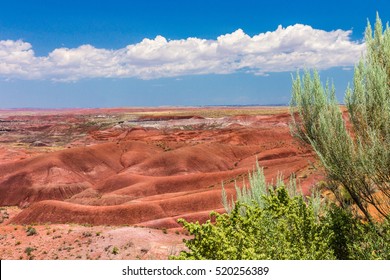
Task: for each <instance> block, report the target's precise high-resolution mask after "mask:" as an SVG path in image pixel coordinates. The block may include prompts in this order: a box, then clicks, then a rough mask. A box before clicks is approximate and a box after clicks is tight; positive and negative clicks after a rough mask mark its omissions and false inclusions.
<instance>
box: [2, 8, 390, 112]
mask: <svg viewBox="0 0 390 280" xmlns="http://www.w3.org/2000/svg"><path fill="white" fill-rule="evenodd" d="M376 11H378V12H379V13H380V16H381V18H382V20H383V21H384V22H387V21H389V20H390V4H389V1H385V0H382V1H379V0H367V1H349V0H347V1H333V0H330V1H249V0H241V1H213V0H208V1H204V0H200V1H185V0H181V1H118V0H111V1H70V0H68V1H22V2H18V1H2V3H1V9H0V108H16V107H18V108H20V107H38V108H63V107H118V106H121V107H126V106H163V105H245V104H263V105H266V104H283V103H284V104H285V103H288V101H289V98H290V94H291V73H295V71H296V69H297V68H304V67H308V68H311V67H313V68H317V69H319V70H320V75H321V77H322V78H323V79H326V78H330V79H333V81H334V83H335V86H336V90H337V95H338V97H339V98H340V100H342V96H343V95H344V91H345V88H346V86H347V83H348V82H349V81H351V79H352V75H353V71H352V68H353V65H354V63H355V62H356V61H357V60H358V59H359V57H360V55H361V52H362V51H363V49H364V45H363V32H364V29H365V26H366V22H367V19H369V20H370V21H371V22H374V20H375V13H376Z"/></svg>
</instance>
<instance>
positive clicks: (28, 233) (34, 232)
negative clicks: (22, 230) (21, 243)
mask: <svg viewBox="0 0 390 280" xmlns="http://www.w3.org/2000/svg"><path fill="white" fill-rule="evenodd" d="M26 233H27V236H31V235H36V234H37V230H36V229H35V228H33V227H31V226H29V227H28V228H27V229H26Z"/></svg>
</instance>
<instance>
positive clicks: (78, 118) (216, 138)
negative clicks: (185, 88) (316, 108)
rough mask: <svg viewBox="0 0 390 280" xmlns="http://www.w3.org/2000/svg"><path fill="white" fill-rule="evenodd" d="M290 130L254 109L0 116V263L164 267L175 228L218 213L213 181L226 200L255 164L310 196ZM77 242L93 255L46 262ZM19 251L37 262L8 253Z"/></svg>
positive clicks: (280, 119) (314, 174) (66, 254)
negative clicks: (146, 261) (153, 261)
mask: <svg viewBox="0 0 390 280" xmlns="http://www.w3.org/2000/svg"><path fill="white" fill-rule="evenodd" d="M275 113H276V114H275ZM289 121H290V116H289V114H288V113H287V111H286V109H285V108H262V107H260V108H253V107H249V108H239V109H229V108H211V109H210V108H199V109H197V108H190V109H189V108H165V109H164V108H159V109H156V110H151V109H150V108H149V109H111V110H110V109H97V110H92V109H90V110H73V111H72V110H70V111H69V110H68V111H54V112H48V111H29V112H25V111H17V112H12V111H0V141H1V142H0V143H1V144H2V145H1V146H0V206H3V209H4V211H7V209H9V208H7V207H11V206H14V207H15V206H16V207H18V208H15V209H17V210H13V215H8V216H9V217H4V222H3V224H2V225H0V238H2V239H4V240H6V241H7V242H5V241H4V242H3V241H2V242H1V245H0V258H1V259H4V258H5V259H6V258H11V259H12V258H20V257H22V258H27V257H31V254H32V255H33V256H34V257H36V258H43V259H45V258H49V259H50V258H56V257H58V258H60V259H64V258H73V259H76V258H79V257H80V258H83V259H85V258H108V259H110V258H166V257H167V255H169V254H173V253H176V252H178V251H179V249H182V246H183V245H182V244H181V240H182V238H183V236H181V235H180V234H177V233H179V232H178V230H180V225H179V224H178V223H177V222H176V221H177V219H178V218H181V217H184V218H186V219H187V220H191V221H195V220H199V221H201V222H204V221H206V220H207V219H208V218H209V212H210V211H212V210H217V211H219V212H223V206H222V204H221V184H222V183H223V184H224V185H225V187H226V188H227V189H228V192H229V193H231V194H232V193H233V186H234V181H237V183H239V184H241V183H242V181H243V180H246V179H247V174H248V172H249V171H250V170H252V169H253V168H254V165H255V162H256V159H257V160H258V162H259V164H260V166H262V167H263V168H264V172H265V175H266V177H267V179H268V180H272V179H274V178H276V176H277V175H278V173H279V172H282V174H283V175H284V177H285V178H287V177H288V176H290V175H291V174H292V173H294V174H296V175H297V177H298V178H299V180H300V182H301V187H302V189H303V191H304V193H307V194H308V193H309V192H310V187H311V186H312V185H313V184H315V182H316V181H317V180H318V179H319V178H320V176H321V175H320V173H319V172H318V171H315V170H314V169H313V167H312V166H311V163H312V162H314V158H313V154H312V153H311V151H310V150H307V149H305V148H303V147H302V146H300V145H299V144H298V143H297V142H296V140H294V139H293V138H292V137H291V135H290V132H289V127H288V123H289ZM4 207H5V208H4ZM12 209H14V208H12ZM31 224H37V225H40V226H37V229H38V231H39V235H36V237H35V236H28V237H27V236H26V232H25V230H24V228H22V226H21V225H31ZM81 224H88V225H92V226H93V228H92V231H93V232H92V233H91V234H92V236H87V237H85V236H83V234H84V232H87V231H88V228H87V229H86V228H84V227H82V226H80V225H81ZM45 225H46V226H45ZM48 225H50V227H51V228H55V229H56V230H57V231H60V232H61V238H64V240H63V241H61V242H59V241H58V240H55V239H54V240H53V239H50V238H52V237H53V236H51V233H50V234H48V232H50V230H48V229H47V227H48ZM77 225H79V226H77ZM125 225H126V226H125ZM134 226H137V227H134ZM38 227H39V228H38ZM151 228H158V229H160V230H153V229H151ZM161 229H164V232H162V230H161ZM165 229H170V230H169V231H168V232H166V230H165ZM1 231H3V232H1ZM90 231H91V230H90ZM96 232H99V234H98V235H97V234H96ZM165 233H166V234H165ZM80 234H81V236H80ZM53 235H54V234H53ZM86 235H88V234H86ZM65 236H66V237H65ZM121 236H122V237H121ZM123 236H126V238H125V237H123ZM148 236H150V238H151V239H150V240H153V241H150V240H149V239H148ZM103 237H104V238H103ZM140 237H142V238H145V242H141V241H140V240H141V239H142V238H140ZM110 238H111V239H110ZM137 238H138V239H137ZM57 239H60V238H57ZM75 239H77V240H79V241H78V244H79V245H80V244H83V242H84V241H85V240H87V241H86V243H85V244H87V245H88V246H91V247H93V249H91V250H92V251H90V252H89V253H88V252H87V253H86V252H85V250H86V247H85V246H84V247H83V245H81V246H79V245H77V246H79V247H80V252H81V251H82V253H80V252H77V253H76V252H75V251H73V252H74V254H70V252H71V251H72V250H73V249H72V250H70V249H64V248H63V250H61V251H60V252H62V253H59V252H58V250H59V249H58V248H57V249H58V250H57V252H56V253H55V254H54V253H51V251H50V250H51V249H50V248H54V247H58V246H60V245H61V246H62V243H63V244H64V246H65V245H66V244H67V243H68V242H69V243H70V244H73V245H71V247H75ZM18 240H19V241H18ZM108 240H109V241H108ZM137 240H138V241H137ZM148 240H149V241H150V242H149V241H148ZM49 241H50V242H49ZM13 242H15V244H16V243H19V245H15V244H12V243H13ZM27 242H29V243H28V244H29V246H30V247H31V248H35V249H36V250H34V252H35V254H34V253H31V254H30V255H29V256H27V255H26V254H27V253H23V252H22V251H23V250H19V251H17V252H16V251H15V252H14V253H12V250H14V249H15V248H19V249H20V248H21V246H22V245H21V244H27ZM53 242H54V243H55V244H54V243H53ZM56 242H57V243H58V244H57V243H56ZM126 242H131V243H132V244H133V245H129V244H127V243H126ZM137 242H140V243H139V244H138V245H137ZM153 242H155V243H153ZM52 243H53V244H52ZM148 243H149V244H154V245H150V246H149V247H148V248H141V247H145V246H146V245H145V244H148ZM91 244H92V245H91ZM126 244H127V245H126ZM34 246H35V247H34ZM77 246H76V248H77ZM108 246H111V247H108ZM115 246H116V247H117V249H118V253H117V254H115V252H114V253H113V252H112V251H113V250H114V251H116V249H113V247H115ZM137 246H138V247H137ZM67 247H69V246H67ZM125 247H126V249H124V248H125ZM146 247H147V246H146ZM107 248H108V249H107ZM140 248H141V249H140ZM158 248H160V249H161V248H163V249H164V250H160V249H158ZM82 249H84V251H83V250H82ZM88 250H90V249H89V248H88ZM129 250H130V251H129ZM49 251H50V252H49ZM10 252H11V253H10ZM44 252H46V253H44ZM53 254H54V255H53Z"/></svg>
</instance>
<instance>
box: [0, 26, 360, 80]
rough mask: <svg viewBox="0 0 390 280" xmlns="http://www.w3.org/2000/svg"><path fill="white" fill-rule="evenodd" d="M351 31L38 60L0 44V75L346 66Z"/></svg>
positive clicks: (302, 29)
mask: <svg viewBox="0 0 390 280" xmlns="http://www.w3.org/2000/svg"><path fill="white" fill-rule="evenodd" d="M351 33H352V32H351V31H350V30H348V31H344V30H335V31H330V32H327V31H324V30H319V29H313V28H312V27H311V26H308V25H302V24H295V25H292V26H288V27H286V28H283V27H282V26H279V27H278V28H277V29H276V30H275V31H272V32H266V33H260V34H258V35H255V36H253V37H251V36H249V35H247V34H245V33H244V31H243V30H241V29H238V30H236V31H235V32H233V33H230V34H225V35H221V36H219V37H218V38H217V39H216V40H205V39H200V38H187V39H182V40H167V39H166V38H164V37H163V36H157V37H156V38H154V39H143V40H142V41H141V42H139V43H137V44H131V45H128V46H126V47H125V48H122V49H117V50H109V49H99V48H95V47H94V46H91V45H82V46H79V47H77V48H72V49H69V48H57V49H55V50H53V51H52V52H50V53H49V54H48V55H47V56H43V57H40V56H36V55H35V54H34V50H33V47H32V45H31V44H30V43H28V42H24V41H22V40H18V41H13V40H0V76H1V77H3V78H6V79H14V78H16V79H47V80H56V81H76V80H80V79H85V78H130V77H133V78H140V79H156V78H162V77H178V76H183V75H200V74H229V73H235V72H239V71H241V72H242V71H244V72H248V73H253V74H255V75H267V74H268V73H273V72H288V71H294V70H295V69H297V68H303V67H307V68H312V67H315V68H317V69H327V68H331V67H350V66H352V65H354V64H355V63H356V62H357V61H358V59H359V58H360V56H361V55H362V52H363V50H364V44H363V43H361V42H355V41H352V40H351V38H350V35H351Z"/></svg>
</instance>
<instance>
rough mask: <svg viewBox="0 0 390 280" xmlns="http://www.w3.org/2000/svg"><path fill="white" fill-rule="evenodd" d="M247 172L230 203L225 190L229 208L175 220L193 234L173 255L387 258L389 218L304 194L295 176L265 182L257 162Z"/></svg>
mask: <svg viewBox="0 0 390 280" xmlns="http://www.w3.org/2000/svg"><path fill="white" fill-rule="evenodd" d="M250 178H251V179H250V185H249V187H245V188H243V189H239V188H236V189H237V190H236V191H237V192H238V193H237V200H236V202H235V203H234V204H229V203H227V197H226V193H225V192H223V193H224V194H223V201H224V203H225V207H227V210H228V213H225V214H218V213H211V218H212V219H211V220H214V222H212V221H211V220H209V221H207V222H206V223H204V224H199V222H196V223H190V222H187V221H185V220H183V219H181V220H179V222H180V223H181V224H182V225H183V226H184V228H185V229H186V230H187V231H188V232H189V234H191V235H193V239H189V240H184V242H185V245H186V246H187V248H188V250H187V251H183V252H181V253H180V255H179V256H177V257H172V258H173V259H195V260H202V259H213V260H214V259H217V260H219V259H231V260H245V259H344V260H345V259H389V258H390V227H389V224H388V223H386V222H383V223H381V224H379V223H378V224H376V225H375V226H372V225H371V224H368V223H365V222H363V221H362V220H360V219H359V218H357V217H356V216H355V215H353V214H352V213H351V211H350V210H349V209H344V208H341V207H339V206H337V205H336V204H334V203H330V202H328V203H324V202H323V201H322V199H321V197H320V196H319V195H312V196H311V197H304V196H303V195H302V194H300V193H299V192H297V191H296V188H295V182H294V180H290V185H289V186H288V187H285V186H284V184H283V181H282V180H281V179H279V180H277V184H276V186H272V185H269V184H266V182H265V180H263V178H264V174H263V171H262V169H261V168H259V167H258V168H257V170H255V171H254V172H253V173H252V174H251V175H250ZM291 188H292V190H291ZM256 189H257V190H256ZM289 189H290V191H289ZM260 190H262V191H261V193H262V194H261V197H260V198H259V197H257V198H256V199H252V198H254V194H255V193H257V192H260ZM378 230H380V232H378Z"/></svg>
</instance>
